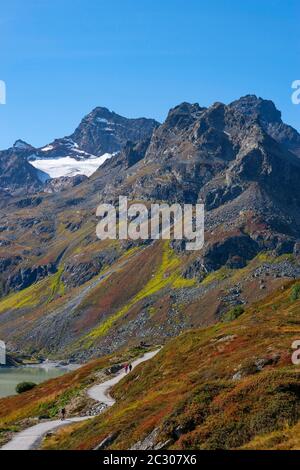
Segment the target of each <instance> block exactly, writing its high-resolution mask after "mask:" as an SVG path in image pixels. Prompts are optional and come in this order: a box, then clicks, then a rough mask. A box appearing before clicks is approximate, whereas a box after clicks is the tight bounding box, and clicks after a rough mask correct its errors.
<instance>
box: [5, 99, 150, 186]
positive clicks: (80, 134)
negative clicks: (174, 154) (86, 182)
mask: <svg viewBox="0 0 300 470" xmlns="http://www.w3.org/2000/svg"><path fill="white" fill-rule="evenodd" d="M158 125H159V124H158V123H157V122H156V121H155V120H153V119H146V118H138V119H128V118H125V117H122V116H119V115H118V114H116V113H114V112H111V111H109V110H108V109H106V108H101V107H98V108H96V109H94V110H93V111H92V112H91V113H90V114H88V115H87V116H86V117H85V118H84V119H83V120H82V122H81V123H80V125H79V126H78V128H77V129H76V130H75V132H74V133H73V134H72V135H71V136H68V137H63V138H60V139H56V140H54V141H53V142H51V143H49V144H48V145H46V146H44V147H41V148H34V147H33V146H31V145H29V144H28V143H26V142H24V141H23V140H17V141H16V142H15V144H14V145H13V147H12V148H10V149H8V150H7V151H2V152H0V159H1V160H2V161H3V164H2V167H1V168H2V172H3V173H2V183H1V181H0V189H1V190H5V189H7V190H9V191H11V192H14V193H15V191H16V190H18V188H22V190H24V191H25V192H28V193H32V192H35V191H37V190H41V189H42V185H43V183H45V181H47V180H49V179H51V178H63V177H71V178H72V177H74V176H76V175H85V176H91V175H92V174H93V173H94V172H95V171H96V170H97V168H99V166H100V165H102V164H103V163H104V162H105V160H107V159H108V158H110V157H111V156H112V155H113V154H115V153H116V152H119V151H120V150H121V149H122V148H123V147H124V146H125V144H126V142H127V141H134V142H139V141H142V140H144V139H148V138H150V137H151V135H152V133H153V130H154V129H155V128H156V127H157V126H158ZM16 156H18V158H17V159H16V158H15V157H16ZM26 161H28V162H29V164H27V163H26ZM32 167H34V168H35V170H34V169H33V168H32ZM14 168H15V177H13V176H12V173H13V172H14V170H13V169H14ZM21 168H22V171H21ZM6 172H7V174H6ZM7 181H9V184H7ZM16 182H17V184H16ZM70 186H72V185H71V184H70ZM53 187H55V185H54V186H53Z"/></svg>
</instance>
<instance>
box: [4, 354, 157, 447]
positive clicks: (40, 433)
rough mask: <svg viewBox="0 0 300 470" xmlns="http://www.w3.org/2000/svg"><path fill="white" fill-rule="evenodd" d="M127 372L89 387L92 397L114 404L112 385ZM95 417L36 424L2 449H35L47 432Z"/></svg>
mask: <svg viewBox="0 0 300 470" xmlns="http://www.w3.org/2000/svg"><path fill="white" fill-rule="evenodd" d="M158 351H159V349H157V350H156V351H152V352H149V353H146V354H145V355H144V356H143V357H141V358H140V359H137V360H136V361H133V362H132V366H133V368H134V367H136V366H137V365H138V364H141V363H142V362H145V361H148V360H149V359H151V358H152V357H154V356H155V355H156V354H157V353H158ZM125 375H126V373H125V371H124V370H123V369H122V371H121V372H120V373H119V374H117V375H116V376H115V377H113V378H112V379H110V380H107V381H106V382H103V383H101V384H99V385H94V386H93V387H91V388H90V389H88V391H87V394H88V395H89V397H90V398H93V400H96V401H98V402H101V403H105V404H106V405H107V406H112V405H113V404H114V403H115V400H114V399H113V398H112V397H111V396H110V395H109V390H110V389H111V387H112V386H113V385H115V384H117V383H118V382H120V380H122V379H123V377H125ZM91 418H94V416H82V417H77V418H68V419H65V420H64V421H62V420H60V419H56V420H53V421H45V422H43V423H39V424H36V425H35V426H31V427H30V428H28V429H25V430H24V431H21V432H19V433H17V434H16V436H15V437H14V438H13V439H12V440H11V441H10V442H8V443H7V444H5V445H4V446H3V447H1V450H30V449H33V448H34V447H35V446H36V445H37V443H38V442H39V441H40V440H41V439H42V438H43V437H44V436H45V434H47V432H49V431H53V430H55V429H58V428H60V427H62V426H66V425H67V424H70V423H77V422H79V421H84V420H86V419H91Z"/></svg>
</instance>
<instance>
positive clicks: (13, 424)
mask: <svg viewBox="0 0 300 470" xmlns="http://www.w3.org/2000/svg"><path fill="white" fill-rule="evenodd" d="M141 354H143V349H142V348H135V349H133V350H129V351H120V352H119V353H116V354H114V355H110V356H105V357H103V358H100V359H96V360H94V361H91V362H89V363H88V364H87V365H84V366H82V367H80V368H79V369H77V370H76V371H74V372H70V373H67V374H65V375H63V376H60V377H58V378H55V379H51V380H48V381H47V382H44V383H42V384H40V385H38V386H37V387H35V388H34V389H33V390H30V391H28V392H25V393H22V394H21V395H15V396H11V397H7V398H2V399H0V442H1V440H2V438H5V435H6V433H7V432H8V431H10V430H12V431H18V430H19V429H21V428H23V427H24V423H25V422H26V419H28V418H35V417H40V416H44V417H48V418H54V417H56V416H58V415H59V412H60V410H61V408H62V407H63V406H66V405H67V404H68V403H70V401H71V400H73V399H76V397H78V396H79V395H80V394H81V392H82V391H84V390H85V389H86V388H88V387H91V386H92V384H93V383H94V382H95V381H96V380H98V379H97V373H98V372H99V371H102V370H103V369H104V368H106V367H109V366H111V365H112V364H115V363H119V362H121V363H122V362H123V361H126V360H129V358H130V359H132V358H134V357H136V356H137V355H141ZM28 425H30V424H27V426H28ZM27 426H26V427H27Z"/></svg>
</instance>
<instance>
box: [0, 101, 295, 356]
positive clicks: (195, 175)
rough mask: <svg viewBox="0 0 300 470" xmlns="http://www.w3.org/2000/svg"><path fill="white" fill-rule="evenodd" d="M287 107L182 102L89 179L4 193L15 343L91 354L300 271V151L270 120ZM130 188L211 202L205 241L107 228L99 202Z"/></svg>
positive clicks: (2, 257)
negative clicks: (108, 236)
mask: <svg viewBox="0 0 300 470" xmlns="http://www.w3.org/2000/svg"><path fill="white" fill-rule="evenodd" d="M253 103H256V105H257V106H256V105H255V106H254V104H253ZM253 107H254V108H256V107H258V108H259V109H263V110H264V111H263V116H264V121H263V122H264V123H263V124H262V123H261V122H260V119H258V117H257V113H254V115H253V113H252V111H251V109H253ZM265 108H266V109H269V108H271V111H272V112H266V111H265ZM247 110H249V111H247ZM250 111H251V112H250ZM97 112H98V111H97ZM278 113H279V112H278V111H276V110H275V111H274V105H271V104H269V102H264V101H263V102H262V100H261V99H259V98H253V97H245V98H241V100H240V103H239V102H235V103H234V104H231V105H224V104H222V103H215V104H214V105H212V106H211V107H209V108H201V107H200V106H199V105H197V104H188V103H183V104H181V105H179V106H177V107H176V108H174V109H172V110H171V111H170V113H169V115H168V117H167V119H166V121H165V122H164V123H163V124H162V125H161V126H159V127H157V128H156V129H155V130H154V132H153V135H152V136H151V138H148V139H146V140H143V141H140V142H137V143H136V142H127V144H126V145H125V146H124V147H123V148H122V150H121V151H120V152H119V153H118V155H116V156H115V157H114V158H111V159H109V160H107V161H106V162H105V163H104V164H103V165H102V166H101V167H100V168H99V169H98V170H97V171H96V172H95V173H94V174H93V175H92V176H91V177H90V178H88V179H86V180H84V181H82V182H81V183H80V184H78V185H77V186H75V187H73V188H72V187H71V188H67V189H66V190H65V191H63V192H61V193H59V194H46V193H39V194H36V195H34V196H33V197H19V198H16V197H14V198H11V199H9V201H8V202H7V201H0V208H1V209H0V210H1V217H2V223H1V234H0V266H1V273H0V280H1V285H2V298H1V300H0V312H1V314H0V334H1V335H2V337H4V338H5V339H6V340H7V341H8V343H9V347H10V348H12V349H13V350H16V351H23V350H24V349H26V351H27V352H29V353H30V352H34V351H39V352H40V353H41V354H44V355H45V356H48V355H49V354H52V355H53V356H54V357H66V356H67V357H73V358H76V359H80V360H82V359H83V360H85V359H86V358H89V357H94V356H98V355H99V354H100V355H101V354H106V353H110V352H112V351H113V350H116V349H118V348H120V347H126V346H128V345H136V344H138V343H139V342H140V341H141V340H144V339H146V340H147V341H148V340H149V341H151V342H153V341H157V340H159V341H165V340H166V338H169V337H170V336H176V335H178V334H179V333H180V332H181V331H183V330H184V329H187V328H191V327H197V326H204V325H209V324H211V323H214V322H216V321H218V319H220V318H222V317H223V316H224V315H226V313H227V311H228V310H230V309H231V308H232V307H233V306H235V305H246V304H251V303H252V302H253V300H255V299H257V298H262V297H263V296H264V295H266V294H267V293H269V292H272V291H273V290H274V289H276V288H277V287H278V286H279V285H281V284H282V282H284V281H285V280H287V279H291V278H292V279H293V278H296V277H299V275H300V258H299V254H300V251H299V247H300V243H299V241H300V236H299V234H300V219H299V206H300V193H299V184H298V181H299V178H300V161H299V158H298V157H297V155H295V154H294V153H292V152H291V151H289V150H288V145H287V144H286V142H285V143H284V144H283V143H282V142H279V141H277V140H275V139H274V138H273V137H272V136H271V135H270V134H268V132H267V131H268V129H269V127H268V126H267V125H266V120H267V119H269V120H270V124H272V122H273V121H274V116H273V114H275V117H276V116H277V117H276V119H277V120H278V119H279V117H278V116H279V114H278ZM101 119H102V118H101ZM103 119H104V118H103ZM271 128H272V129H273V127H271ZM294 133H296V131H294ZM25 150H26V151H28V149H25ZM120 194H121V195H127V196H128V197H129V198H130V199H131V200H135V201H139V200H142V201H148V202H157V201H165V202H168V203H171V202H186V203H195V202H197V201H204V203H205V208H206V222H205V228H206V233H205V245H204V248H203V250H201V251H199V252H187V251H186V250H185V241H184V240H183V241H172V242H171V243H170V244H168V243H162V242H155V243H148V242H145V243H140V242H135V243H133V242H132V241H130V240H129V241H117V240H116V241H115V240H111V241H106V242H101V241H100V240H98V239H97V238H96V234H95V228H96V224H97V219H96V217H95V210H96V207H97V206H98V204H99V203H100V202H113V203H114V202H115V201H117V200H118V196H119V195H120ZM24 320H26V321H25V324H24ZM56 331H59V335H57V334H56Z"/></svg>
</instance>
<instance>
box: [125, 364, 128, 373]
mask: <svg viewBox="0 0 300 470" xmlns="http://www.w3.org/2000/svg"><path fill="white" fill-rule="evenodd" d="M127 372H128V364H125V374H127Z"/></svg>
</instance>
